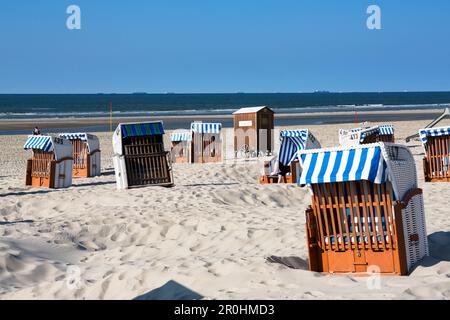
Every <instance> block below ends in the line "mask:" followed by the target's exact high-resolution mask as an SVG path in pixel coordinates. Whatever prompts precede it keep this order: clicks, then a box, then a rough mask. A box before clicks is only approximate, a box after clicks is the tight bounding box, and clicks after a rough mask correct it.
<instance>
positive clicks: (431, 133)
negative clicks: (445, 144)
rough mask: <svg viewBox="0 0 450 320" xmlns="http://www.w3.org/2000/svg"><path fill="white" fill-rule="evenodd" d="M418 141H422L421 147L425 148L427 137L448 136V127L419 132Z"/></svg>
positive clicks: (449, 130)
mask: <svg viewBox="0 0 450 320" xmlns="http://www.w3.org/2000/svg"><path fill="white" fill-rule="evenodd" d="M419 135H420V140H422V145H423V147H424V148H425V147H426V145H427V141H428V137H440V136H448V135H450V127H440V128H428V129H422V130H420V131H419Z"/></svg>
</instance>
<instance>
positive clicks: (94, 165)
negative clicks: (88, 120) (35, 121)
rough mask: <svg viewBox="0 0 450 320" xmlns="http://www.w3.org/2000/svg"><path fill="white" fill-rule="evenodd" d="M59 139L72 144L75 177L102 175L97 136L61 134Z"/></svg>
mask: <svg viewBox="0 0 450 320" xmlns="http://www.w3.org/2000/svg"><path fill="white" fill-rule="evenodd" d="M59 137H60V138H64V139H67V140H69V141H70V142H71V143H72V148H73V176H74V177H95V176H99V175H100V174H101V151H100V141H99V139H98V137H97V136H95V135H92V134H88V133H61V134H60V135H59Z"/></svg>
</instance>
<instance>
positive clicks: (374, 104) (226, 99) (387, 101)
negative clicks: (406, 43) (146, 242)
mask: <svg viewBox="0 0 450 320" xmlns="http://www.w3.org/2000/svg"><path fill="white" fill-rule="evenodd" d="M263 105H264V106H268V107H270V108H271V109H272V110H274V111H275V113H276V114H296V113H311V115H310V116H309V117H307V119H306V118H305V117H301V116H297V117H294V116H293V117H281V118H275V120H276V121H275V122H276V123H275V125H297V124H298V125H307V124H321V123H339V122H352V121H354V117H353V116H352V115H348V114H347V115H338V114H336V115H335V116H331V117H323V116H319V115H317V116H315V115H313V113H319V112H339V111H352V112H355V113H357V112H362V111H388V110H424V111H426V110H427V109H440V108H444V107H446V106H449V105H450V92H354V93H352V92H344V93H336V92H327V91H318V92H312V93H229V94H179V93H165V94H150V93H143V92H137V93H131V94H104V93H99V94H0V134H5V132H4V130H2V128H1V122H2V120H11V119H15V120H21V119H56V118H59V119H71V118H96V117H109V115H110V112H111V111H112V115H113V118H119V117H120V118H126V117H141V116H154V117H165V116H195V115H202V117H203V119H205V116H218V115H219V116H220V115H230V114H231V113H233V112H234V111H236V110H237V109H239V108H242V107H252V106H263ZM394 117H395V119H394V118H391V119H387V120H391V121H397V120H412V118H414V117H415V119H417V120H419V119H428V118H427V117H429V115H413V114H411V115H409V116H408V119H406V118H405V116H404V115H396V116H394ZM182 118H183V117H180V119H179V121H174V120H173V119H172V120H170V121H165V127H167V129H176V128H182V127H186V126H188V125H189V123H188V122H189V121H191V119H188V120H186V119H185V120H183V119H182ZM212 118H214V117H212ZM361 120H368V121H380V120H381V119H380V118H379V117H378V116H373V115H372V116H367V119H361ZM185 122H186V123H185ZM225 122H226V123H225ZM223 124H224V126H228V125H229V126H231V125H232V119H230V118H227V119H223ZM107 127H108V125H107V124H105V125H100V126H95V127H90V128H78V129H80V130H81V129H83V130H90V131H103V130H107ZM56 129H57V128H56ZM74 129H75V128H74ZM61 130H62V131H64V128H61ZM22 131H23V130H16V132H14V133H17V134H19V133H24V132H25V131H23V132H22ZM28 131H29V130H28ZM28 131H26V132H28ZM56 131H60V130H56ZM8 132H9V133H13V132H12V131H8Z"/></svg>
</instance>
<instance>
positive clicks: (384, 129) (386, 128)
mask: <svg viewBox="0 0 450 320" xmlns="http://www.w3.org/2000/svg"><path fill="white" fill-rule="evenodd" d="M378 129H379V135H381V136H389V135H393V134H394V126H393V125H392V124H383V125H380V126H378Z"/></svg>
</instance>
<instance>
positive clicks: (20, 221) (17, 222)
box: [0, 220, 34, 226]
mask: <svg viewBox="0 0 450 320" xmlns="http://www.w3.org/2000/svg"><path fill="white" fill-rule="evenodd" d="M33 222H34V220H17V221H0V226H7V225H13V224H19V223H33Z"/></svg>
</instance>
